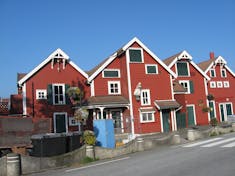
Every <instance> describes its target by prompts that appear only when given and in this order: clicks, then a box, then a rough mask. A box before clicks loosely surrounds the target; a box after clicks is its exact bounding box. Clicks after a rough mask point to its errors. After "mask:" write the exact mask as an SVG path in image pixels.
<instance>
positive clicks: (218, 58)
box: [205, 56, 235, 77]
mask: <svg viewBox="0 0 235 176" xmlns="http://www.w3.org/2000/svg"><path fill="white" fill-rule="evenodd" d="M218 60H222V61H223V63H224V64H225V65H224V67H225V68H226V69H227V70H228V71H229V72H230V73H231V74H232V75H233V76H234V77H235V73H234V72H233V71H232V70H231V69H230V68H229V67H228V66H227V62H226V60H225V59H224V58H223V57H222V56H218V57H217V58H216V59H215V61H214V62H211V64H210V65H209V66H208V67H207V69H206V70H205V73H207V72H208V71H209V70H210V69H211V68H212V67H213V65H216V64H217V63H218Z"/></svg>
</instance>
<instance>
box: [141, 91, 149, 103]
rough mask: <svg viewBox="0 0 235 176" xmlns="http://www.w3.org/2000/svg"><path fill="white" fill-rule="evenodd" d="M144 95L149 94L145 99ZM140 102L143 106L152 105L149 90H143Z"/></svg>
mask: <svg viewBox="0 0 235 176" xmlns="http://www.w3.org/2000/svg"><path fill="white" fill-rule="evenodd" d="M143 93H147V97H144V96H143ZM140 100H141V105H142V106H148V105H151V98H150V90H149V89H142V90H141V96H140Z"/></svg>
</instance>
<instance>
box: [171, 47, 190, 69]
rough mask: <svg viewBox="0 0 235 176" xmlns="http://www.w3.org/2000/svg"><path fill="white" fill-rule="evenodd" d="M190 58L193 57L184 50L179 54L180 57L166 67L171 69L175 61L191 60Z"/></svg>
mask: <svg viewBox="0 0 235 176" xmlns="http://www.w3.org/2000/svg"><path fill="white" fill-rule="evenodd" d="M192 58H193V57H192V56H191V55H190V54H189V53H188V52H187V51H186V50H184V51H182V52H181V53H180V55H178V56H177V57H175V59H174V60H173V61H172V62H171V63H170V64H169V66H168V67H169V68H171V67H172V66H173V65H174V64H175V63H176V62H177V60H181V59H186V60H192Z"/></svg>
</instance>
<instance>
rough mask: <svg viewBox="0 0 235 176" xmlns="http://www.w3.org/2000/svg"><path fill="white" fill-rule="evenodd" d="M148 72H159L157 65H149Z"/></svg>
mask: <svg viewBox="0 0 235 176" xmlns="http://www.w3.org/2000/svg"><path fill="white" fill-rule="evenodd" d="M147 73H157V69H156V66H154V65H151V66H147Z"/></svg>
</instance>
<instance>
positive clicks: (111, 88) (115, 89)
mask: <svg viewBox="0 0 235 176" xmlns="http://www.w3.org/2000/svg"><path fill="white" fill-rule="evenodd" d="M108 93H109V94H110V95H116V94H121V86H120V81H108Z"/></svg>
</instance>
